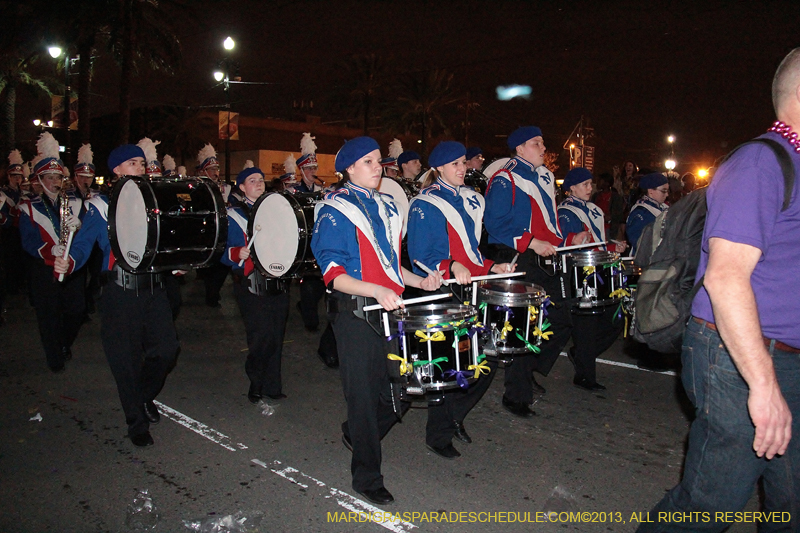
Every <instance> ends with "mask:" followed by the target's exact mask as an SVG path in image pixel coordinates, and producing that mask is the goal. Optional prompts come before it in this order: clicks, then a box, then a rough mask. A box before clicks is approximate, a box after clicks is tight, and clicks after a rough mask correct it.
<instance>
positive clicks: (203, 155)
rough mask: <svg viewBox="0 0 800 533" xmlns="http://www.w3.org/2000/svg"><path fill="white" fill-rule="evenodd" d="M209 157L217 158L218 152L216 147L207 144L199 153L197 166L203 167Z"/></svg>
mask: <svg viewBox="0 0 800 533" xmlns="http://www.w3.org/2000/svg"><path fill="white" fill-rule="evenodd" d="M209 157H217V151H216V150H214V147H213V146H212V145H211V144H206V145H205V146H203V148H201V149H200V151H199V152H197V164H198V165H202V164H203V161H205V160H206V159H208V158H209Z"/></svg>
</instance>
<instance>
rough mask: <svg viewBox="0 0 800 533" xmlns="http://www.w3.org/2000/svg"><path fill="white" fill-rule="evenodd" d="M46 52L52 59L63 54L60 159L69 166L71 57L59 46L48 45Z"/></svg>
mask: <svg viewBox="0 0 800 533" xmlns="http://www.w3.org/2000/svg"><path fill="white" fill-rule="evenodd" d="M47 52H48V53H49V54H50V57H52V58H53V59H58V58H59V57H60V56H61V54H62V53H63V54H64V101H63V104H64V110H63V113H62V118H61V120H62V121H63V122H64V157H62V158H61V159H62V160H63V161H64V163H65V164H66V165H67V166H68V167H69V166H71V163H72V161H71V154H72V150H71V148H70V133H69V123H70V114H69V105H70V102H69V93H70V86H69V67H70V64H71V62H72V58H71V57H70V55H69V52H68V51H67V50H62V49H61V47H60V46H49V47H48V48H47Z"/></svg>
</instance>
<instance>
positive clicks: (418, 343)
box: [389, 304, 489, 395]
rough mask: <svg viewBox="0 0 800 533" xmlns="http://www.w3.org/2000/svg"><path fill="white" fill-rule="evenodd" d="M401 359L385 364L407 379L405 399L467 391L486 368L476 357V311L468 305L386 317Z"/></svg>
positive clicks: (437, 306)
mask: <svg viewBox="0 0 800 533" xmlns="http://www.w3.org/2000/svg"><path fill="white" fill-rule="evenodd" d="M389 323H390V328H391V330H392V331H393V335H392V336H391V337H395V336H396V337H397V338H398V341H399V351H400V354H399V355H398V354H389V359H390V360H393V361H397V362H398V363H399V365H400V374H401V375H404V376H405V377H406V379H407V385H406V393H408V394H411V395H418V394H425V393H427V392H430V391H441V390H447V389H458V388H462V389H466V388H468V387H469V385H470V384H471V383H474V382H475V381H476V380H477V378H478V376H480V374H482V373H488V371H489V367H488V365H486V363H485V362H480V361H479V357H478V342H477V335H478V333H479V330H480V324H478V320H477V311H476V310H475V308H474V307H472V306H470V305H458V304H453V305H449V304H431V305H421V306H415V307H407V308H405V309H398V310H396V311H393V312H392V313H391V314H390V315H389Z"/></svg>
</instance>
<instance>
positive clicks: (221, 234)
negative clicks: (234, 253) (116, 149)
mask: <svg viewBox="0 0 800 533" xmlns="http://www.w3.org/2000/svg"><path fill="white" fill-rule="evenodd" d="M132 234H133V238H131V235H132ZM227 236H228V215H227V211H226V208H225V202H224V201H223V199H222V195H221V194H220V192H219V189H218V188H217V187H216V185H215V184H214V183H213V182H212V181H211V180H210V179H208V178H195V177H190V178H186V177H183V178H151V179H148V178H146V177H144V176H123V177H122V178H120V179H119V181H118V182H117V183H116V184H115V186H114V188H113V190H112V192H111V197H110V199H109V203H108V238H109V242H110V244H111V250H112V252H113V253H114V258H115V260H116V262H117V264H119V266H120V267H121V268H122V269H123V270H125V271H127V272H131V273H134V274H139V273H154V272H164V271H170V270H181V269H189V268H198V267H203V266H206V265H208V264H210V263H212V262H214V261H217V260H218V259H219V257H220V256H221V255H222V253H223V252H224V251H225V244H226V242H227ZM126 241H127V242H126ZM130 244H133V245H134V246H131V245H130ZM123 248H124V249H123Z"/></svg>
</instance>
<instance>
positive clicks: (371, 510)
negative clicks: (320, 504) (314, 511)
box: [155, 401, 418, 533]
mask: <svg viewBox="0 0 800 533" xmlns="http://www.w3.org/2000/svg"><path fill="white" fill-rule="evenodd" d="M155 404H156V405H157V406H158V410H159V411H160V412H161V415H162V416H163V417H164V418H167V419H169V420H172V421H173V422H176V423H178V424H180V425H181V426H183V427H185V428H186V429H189V430H191V431H194V432H195V433H197V434H198V435H200V436H202V437H205V438H207V439H208V440H210V441H211V442H214V443H216V444H219V445H220V446H222V447H223V448H225V449H226V450H229V451H232V452H235V451H238V450H247V449H248V448H247V446H246V445H244V444H242V443H241V442H236V443H232V442H231V438H230V437H228V436H227V435H225V434H223V433H220V432H219V431H217V430H215V429H213V428H211V427H209V426H207V425H205V424H203V423H202V422H199V421H197V420H195V419H194V418H191V417H189V416H186V415H185V414H183V413H181V412H180V411H176V410H175V409H173V408H171V407H168V406H166V405H164V404H163V403H161V402H159V401H156V402H155ZM251 462H253V463H254V464H257V465H258V466H260V467H262V468H265V469H267V470H270V471H271V472H273V473H274V474H276V475H278V476H280V477H282V478H284V479H285V480H287V481H290V482H292V483H294V484H295V485H297V486H299V487H302V488H304V489H308V488H309V485H307V484H306V483H303V482H302V481H300V479H303V481H305V480H308V481H310V482H312V483H313V484H314V485H316V486H317V487H318V488H319V489H320V493H324V492H325V491H326V490H327V492H328V495H326V496H325V498H332V499H334V501H335V502H336V504H337V505H339V506H340V507H342V508H344V509H347V510H348V511H353V512H355V513H363V514H364V515H369V516H385V515H386V514H388V513H389V511H384V510H383V509H380V508H378V507H375V506H373V505H370V504H369V503H367V502H365V501H363V500H360V499H358V498H356V497H355V496H351V495H350V494H348V493H346V492H344V491H341V490H339V489H337V488H335V487H329V486H328V485H326V484H325V483H323V482H322V481H320V480H318V479H316V478H313V477H311V476H309V475H308V474H305V473H303V472H301V471H299V470H297V469H296V468H294V467H291V466H288V465H282V463H281V462H280V461H273V462H272V463H271V464H267V463H265V462H264V461H261V460H259V459H251ZM373 523H374V524H377V525H379V526H381V527H383V528H386V529H388V530H389V531H392V532H394V533H408V532H410V531H411V530H413V529H417V528H418V526H416V525H414V524H412V523H410V522H404V521H402V520H399V519H397V520H383V521H375V522H373Z"/></svg>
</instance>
